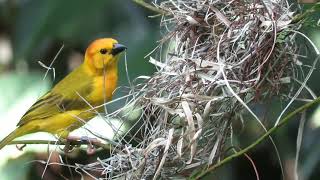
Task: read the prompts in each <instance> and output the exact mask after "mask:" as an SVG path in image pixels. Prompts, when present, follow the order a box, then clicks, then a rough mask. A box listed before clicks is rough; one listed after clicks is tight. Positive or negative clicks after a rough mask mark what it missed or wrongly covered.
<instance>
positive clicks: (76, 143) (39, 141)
mask: <svg viewBox="0 0 320 180" xmlns="http://www.w3.org/2000/svg"><path fill="white" fill-rule="evenodd" d="M90 143H91V144H92V145H94V146H97V147H101V148H102V149H105V150H110V149H112V147H111V145H110V144H104V143H101V142H96V141H95V142H90ZM90 143H89V142H88V141H72V142H70V145H73V146H80V145H88V144H90ZM9 144H15V145H18V144H25V145H26V144H47V145H65V144H66V140H59V141H48V140H17V141H11V142H10V143H9Z"/></svg>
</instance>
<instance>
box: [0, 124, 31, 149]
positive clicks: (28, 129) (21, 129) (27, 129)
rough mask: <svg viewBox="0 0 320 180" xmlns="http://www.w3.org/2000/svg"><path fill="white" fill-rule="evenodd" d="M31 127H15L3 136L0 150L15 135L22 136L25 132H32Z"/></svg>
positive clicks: (15, 136)
mask: <svg viewBox="0 0 320 180" xmlns="http://www.w3.org/2000/svg"><path fill="white" fill-rule="evenodd" d="M32 129H33V128H31V127H28V126H20V127H18V128H17V129H15V130H14V131H13V132H11V133H10V134H9V135H8V136H7V137H5V138H4V139H3V140H2V141H1V142H0V150H1V149H2V148H3V147H4V146H6V145H7V144H9V143H10V142H11V141H12V140H14V139H15V138H17V137H20V136H23V135H25V134H29V133H31V132H32Z"/></svg>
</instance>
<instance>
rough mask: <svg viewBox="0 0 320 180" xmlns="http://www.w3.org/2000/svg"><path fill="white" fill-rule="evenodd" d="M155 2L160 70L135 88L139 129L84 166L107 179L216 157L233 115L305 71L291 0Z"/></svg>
mask: <svg viewBox="0 0 320 180" xmlns="http://www.w3.org/2000/svg"><path fill="white" fill-rule="evenodd" d="M153 5H154V6H155V7H157V8H158V9H160V10H162V11H164V12H165V15H163V16H162V19H161V27H162V33H163V38H162V39H161V41H159V47H158V48H156V49H155V51H153V53H151V55H150V56H149V58H150V62H151V63H152V64H154V65H155V66H156V67H157V72H156V73H154V74H153V75H152V76H151V77H144V78H145V79H146V82H145V83H143V84H139V85H137V86H135V89H134V90H133V91H134V92H135V93H137V92H138V94H139V96H137V97H136V98H135V99H134V102H135V106H136V107H141V109H142V115H141V117H140V119H139V121H138V122H137V125H136V126H135V127H139V128H138V129H139V130H137V128H136V129H135V130H134V131H131V133H130V134H131V135H132V137H131V139H133V140H135V141H134V142H136V144H135V145H131V144H130V142H133V141H126V142H127V143H121V142H119V145H118V146H116V147H114V149H116V150H114V151H113V153H112V155H111V157H110V158H108V159H105V160H99V161H98V162H97V163H94V164H90V165H86V166H83V167H82V169H86V168H87V169H91V170H92V169H93V168H94V169H96V170H101V171H103V174H104V175H105V176H106V177H107V178H110V179H111V178H114V179H116V178H120V179H152V178H153V179H156V178H160V177H161V178H163V179H168V178H170V177H173V176H189V175H190V173H192V171H193V170H195V169H196V168H198V167H205V166H210V165H212V164H215V163H217V162H218V161H219V160H221V159H222V158H223V157H224V156H225V155H226V153H227V152H226V151H227V149H228V148H229V147H230V143H229V142H230V138H231V136H232V126H231V125H232V123H233V122H234V121H239V119H241V115H242V113H243V112H248V111H249V112H251V113H252V111H251V110H250V108H249V104H250V103H252V102H255V101H264V100H266V99H267V98H270V97H273V96H275V95H276V96H278V95H285V96H286V97H288V94H290V90H292V87H293V81H294V80H293V79H301V77H299V70H297V69H300V67H301V65H302V64H301V62H299V61H298V60H297V55H296V54H297V49H298V48H297V47H296V43H295V42H294V34H295V33H293V32H294V31H295V30H297V29H298V28H299V27H298V26H297V25H293V24H291V21H292V16H293V12H292V11H291V10H290V8H289V5H288V2H287V1H285V0H268V1H263V0H256V1H243V0H241V1H234V0H223V1H213V0H167V1H154V2H153ZM156 52H158V54H157V53H156ZM252 114H253V113H252ZM133 129H134V128H133ZM120 144H121V145H120ZM228 145H229V146H228Z"/></svg>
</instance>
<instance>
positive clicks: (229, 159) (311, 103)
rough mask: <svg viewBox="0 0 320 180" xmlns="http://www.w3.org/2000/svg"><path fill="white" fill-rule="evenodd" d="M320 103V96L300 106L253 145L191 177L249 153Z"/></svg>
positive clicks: (196, 177) (204, 173)
mask: <svg viewBox="0 0 320 180" xmlns="http://www.w3.org/2000/svg"><path fill="white" fill-rule="evenodd" d="M319 103H320V97H318V98H317V99H315V100H313V101H312V102H310V103H307V104H305V105H303V106H301V107H299V108H297V109H296V110H294V111H292V112H291V113H289V114H288V115H287V116H286V117H284V118H283V119H282V120H281V121H280V123H279V124H278V125H276V126H274V127H272V128H271V129H269V130H268V131H267V132H266V133H265V134H263V135H262V136H261V137H260V138H258V139H257V140H256V141H254V142H253V143H252V144H251V145H249V146H247V147H246V148H244V149H243V150H241V151H239V152H237V153H235V154H232V155H230V156H228V157H226V158H225V159H223V160H222V161H220V162H219V163H217V164H214V165H212V166H210V167H209V168H207V169H206V170H204V171H202V172H200V173H199V174H196V175H195V177H191V178H190V179H200V178H201V177H203V176H205V175H207V174H208V173H210V172H211V171H213V170H215V169H216V168H218V167H220V166H222V165H224V164H225V163H227V162H229V161H231V160H233V159H234V158H237V157H239V156H242V155H243V154H245V153H247V152H248V151H249V150H251V149H253V148H254V147H255V146H256V145H258V144H260V143H261V142H262V141H264V140H265V139H267V138H268V137H269V135H271V133H273V132H275V131H276V130H278V129H279V128H280V127H281V126H283V125H284V124H286V123H288V122H289V120H290V119H291V118H292V117H294V116H295V115H297V114H298V113H301V112H303V111H305V110H307V109H308V108H310V107H311V106H314V105H316V104H319Z"/></svg>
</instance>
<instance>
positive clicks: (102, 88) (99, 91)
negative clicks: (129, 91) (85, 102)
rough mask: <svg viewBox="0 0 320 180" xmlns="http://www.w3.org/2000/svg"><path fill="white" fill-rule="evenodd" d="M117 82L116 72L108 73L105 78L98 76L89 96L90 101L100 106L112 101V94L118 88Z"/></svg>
mask: <svg viewBox="0 0 320 180" xmlns="http://www.w3.org/2000/svg"><path fill="white" fill-rule="evenodd" d="M117 81H118V76H117V72H116V70H113V71H110V72H107V73H106V74H105V75H103V76H96V77H95V78H94V80H93V89H92V92H91V94H90V96H89V101H91V102H93V104H95V105H98V106H99V105H102V104H103V103H105V102H106V101H109V100H111V98H112V94H113V92H114V90H115V89H116V87H117Z"/></svg>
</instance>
